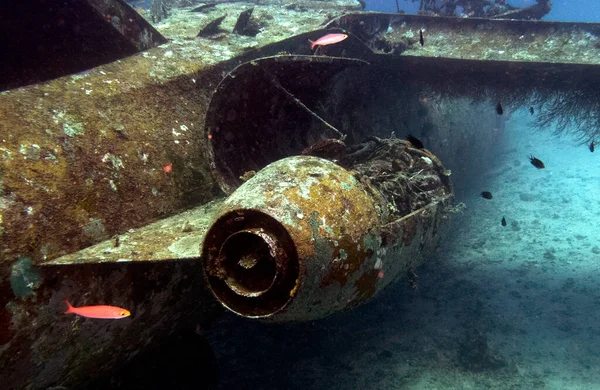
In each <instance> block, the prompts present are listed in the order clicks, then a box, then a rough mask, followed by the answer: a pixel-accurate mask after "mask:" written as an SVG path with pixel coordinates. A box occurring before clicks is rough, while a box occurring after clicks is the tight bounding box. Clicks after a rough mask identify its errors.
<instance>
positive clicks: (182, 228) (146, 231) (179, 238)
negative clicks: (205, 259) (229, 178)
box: [44, 200, 222, 265]
mask: <svg viewBox="0 0 600 390" xmlns="http://www.w3.org/2000/svg"><path fill="white" fill-rule="evenodd" d="M221 203H222V200H215V201H212V202H209V203H207V204H205V205H202V206H199V207H195V208H193V209H192V210H188V211H184V212H182V213H179V214H177V215H174V216H172V217H169V218H165V219H161V220H160V221H158V222H154V223H151V224H149V225H146V226H144V227H141V228H139V229H130V230H128V231H127V232H125V233H123V234H118V235H115V236H114V237H112V238H111V239H110V240H106V241H103V242H101V243H99V244H96V245H92V246H91V247H88V248H85V249H82V250H80V251H78V252H74V253H70V254H68V255H65V256H61V257H59V258H57V259H54V260H51V261H48V262H46V263H44V265H61V264H65V265H68V264H79V263H85V264H93V263H121V262H130V261H144V262H153V261H164V260H186V259H197V258H198V257H199V256H200V253H201V251H202V241H204V235H205V234H206V230H207V229H208V227H209V226H210V222H212V219H213V218H214V213H215V212H216V211H217V209H218V208H219V207H220V205H221Z"/></svg>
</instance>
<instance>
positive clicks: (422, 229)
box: [202, 156, 452, 321]
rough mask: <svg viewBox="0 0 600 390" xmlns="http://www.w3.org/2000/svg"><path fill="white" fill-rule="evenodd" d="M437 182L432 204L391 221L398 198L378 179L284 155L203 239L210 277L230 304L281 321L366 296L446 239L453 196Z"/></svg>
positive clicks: (227, 206) (240, 193)
mask: <svg viewBox="0 0 600 390" xmlns="http://www.w3.org/2000/svg"><path fill="white" fill-rule="evenodd" d="M411 166H412V164H411ZM439 189H440V190H441V191H440V192H439V194H438V195H439V197H434V196H430V198H429V200H430V202H429V203H428V204H426V205H425V206H424V207H421V208H420V209H418V210H415V211H414V212H412V213H409V214H407V215H405V216H402V217H401V218H399V219H395V220H392V221H391V222H386V220H387V219H389V216H390V215H391V214H392V213H391V212H390V209H389V208H388V207H386V206H390V207H391V206H392V203H391V200H389V199H386V196H385V194H384V193H382V192H380V191H379V190H378V189H377V187H376V186H375V185H374V184H369V183H366V182H364V181H363V182H361V181H359V180H358V179H357V178H356V177H355V176H354V173H353V172H350V171H348V170H345V169H344V168H342V167H340V166H338V165H336V164H334V163H332V162H330V161H328V160H325V159H321V158H317V157H310V156H298V157H290V158H286V159H283V160H279V161H277V162H275V163H272V164H270V165H268V166H267V167H266V168H264V169H263V170H261V171H260V172H258V173H257V174H256V175H255V176H254V177H253V178H251V179H250V180H248V181H247V182H246V183H244V184H243V185H242V186H241V187H240V188H238V189H237V190H236V191H235V192H234V193H233V194H232V195H231V196H230V197H229V198H227V200H226V201H225V202H224V203H223V206H222V207H221V209H220V210H219V212H218V215H217V219H216V221H215V223H214V224H213V226H211V228H210V230H209V231H208V232H207V234H206V239H205V242H204V246H203V255H202V261H203V263H204V269H205V273H206V275H207V280H208V283H209V286H210V287H211V289H212V291H213V293H214V294H215V295H216V297H217V298H218V299H219V300H220V302H221V303H222V304H223V305H224V306H226V307H227V308H229V309H230V310H232V311H234V312H236V313H238V314H240V315H243V316H247V317H254V318H268V319H273V320H276V321H289V320H308V319H315V318H321V317H325V316H327V315H330V314H332V313H335V312H337V311H341V310H344V309H347V308H349V307H352V306H354V305H357V304H360V303H363V302H366V301H367V300H369V299H371V298H372V297H373V296H374V295H375V294H376V293H377V292H378V291H381V290H382V289H383V288H384V287H385V286H386V285H388V284H389V283H390V282H391V281H393V280H394V279H395V278H396V277H397V276H398V275H401V274H403V273H406V272H407V271H408V270H409V269H410V268H411V267H415V266H416V265H418V264H419V263H420V262H421V261H422V260H423V256H424V255H425V254H426V253H427V252H428V251H431V250H432V249H433V248H434V247H435V245H436V244H437V243H438V242H439V239H440V233H441V231H438V228H439V226H440V225H441V224H442V223H443V222H444V221H445V218H446V217H447V213H446V212H445V211H444V207H445V206H446V205H447V204H448V202H449V201H450V200H451V198H452V193H451V191H447V190H444V189H442V187H439ZM384 232H385V239H384Z"/></svg>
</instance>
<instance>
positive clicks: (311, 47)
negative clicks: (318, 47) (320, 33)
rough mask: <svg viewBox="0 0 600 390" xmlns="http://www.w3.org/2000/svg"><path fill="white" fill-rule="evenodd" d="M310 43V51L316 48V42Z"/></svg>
mask: <svg viewBox="0 0 600 390" xmlns="http://www.w3.org/2000/svg"><path fill="white" fill-rule="evenodd" d="M308 41H309V42H310V50H312V49H314V48H315V42H313V41H311V40H310V39H309V40H308Z"/></svg>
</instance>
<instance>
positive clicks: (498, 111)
mask: <svg viewBox="0 0 600 390" xmlns="http://www.w3.org/2000/svg"><path fill="white" fill-rule="evenodd" d="M496 112H497V113H498V115H502V114H504V109H503V108H502V104H500V102H498V105H497V106H496Z"/></svg>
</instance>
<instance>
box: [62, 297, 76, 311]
mask: <svg viewBox="0 0 600 390" xmlns="http://www.w3.org/2000/svg"><path fill="white" fill-rule="evenodd" d="M63 301H65V303H66V304H67V306H68V308H67V311H64V312H63V314H69V313H73V309H74V307H73V305H71V303H69V301H68V300H67V298H63Z"/></svg>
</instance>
